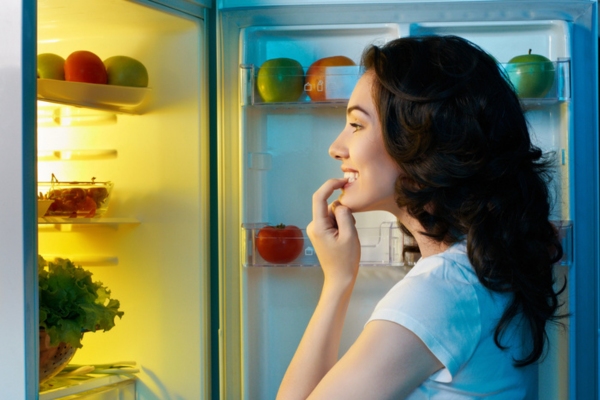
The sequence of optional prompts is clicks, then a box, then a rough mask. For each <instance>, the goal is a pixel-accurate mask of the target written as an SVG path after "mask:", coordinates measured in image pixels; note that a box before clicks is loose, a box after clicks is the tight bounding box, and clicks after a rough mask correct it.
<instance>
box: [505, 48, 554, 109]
mask: <svg viewBox="0 0 600 400" xmlns="http://www.w3.org/2000/svg"><path fill="white" fill-rule="evenodd" d="M506 72H507V73H508V78H509V79H510V81H511V82H512V84H513V86H514V87H515V90H516V91H517V95H518V96H519V97H521V98H540V97H544V96H546V94H548V92H549V91H550V89H551V88H552V85H553V84H554V64H553V63H552V61H550V60H549V59H548V58H546V57H544V56H542V55H539V54H531V50H529V53H528V54H523V55H520V56H516V57H513V58H511V59H510V60H509V61H508V64H507V65H506Z"/></svg>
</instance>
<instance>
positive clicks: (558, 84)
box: [240, 58, 571, 110]
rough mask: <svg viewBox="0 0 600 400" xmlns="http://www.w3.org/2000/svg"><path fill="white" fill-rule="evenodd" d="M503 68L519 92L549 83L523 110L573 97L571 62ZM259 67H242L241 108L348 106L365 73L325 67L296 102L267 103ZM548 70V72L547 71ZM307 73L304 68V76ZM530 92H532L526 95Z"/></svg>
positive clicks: (283, 81)
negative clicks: (314, 96)
mask: <svg viewBox="0 0 600 400" xmlns="http://www.w3.org/2000/svg"><path fill="white" fill-rule="evenodd" d="M500 67H501V69H502V70H503V72H504V73H505V75H506V78H507V79H508V81H509V82H511V84H512V85H513V86H514V87H515V88H517V90H518V91H519V90H527V89H523V88H524V87H525V88H526V87H529V88H531V87H534V86H536V85H537V86H540V85H541V86H544V83H543V81H544V80H546V81H548V87H547V88H546V89H545V90H544V88H543V87H542V89H540V90H541V91H540V92H539V97H522V98H521V101H522V104H523V107H524V108H525V109H526V110H528V109H535V108H539V107H543V106H546V105H549V104H555V103H557V102H564V101H568V100H569V99H570V98H571V85H570V75H571V74H570V70H571V62H570V59H568V58H562V59H559V60H557V61H550V62H527V63H503V64H500ZM263 68H267V67H263ZM259 69H260V68H258V67H257V66H255V65H252V64H242V65H240V99H241V104H242V106H270V107H307V106H308V107H315V106H316V107H323V106H326V107H332V106H333V107H340V106H345V105H346V104H347V102H348V99H349V98H350V95H351V94H352V90H353V89H354V86H355V85H356V82H357V81H358V79H359V78H360V75H361V73H362V70H361V67H359V66H350V67H348V66H346V67H326V68H325V73H324V74H323V75H324V78H323V79H322V80H318V83H317V84H316V85H312V84H311V83H310V82H308V81H307V80H306V77H305V84H304V88H303V89H304V91H303V92H302V94H301V95H300V96H299V98H298V99H297V100H296V101H287V102H286V101H277V102H268V101H264V100H263V99H262V97H261V95H260V91H259V89H258V88H257V83H256V82H257V74H258V71H259ZM268 69H269V70H271V71H269V75H271V76H277V81H276V80H275V79H273V81H274V84H281V85H289V83H286V78H287V79H294V78H296V77H297V76H295V75H288V76H285V75H286V74H285V73H279V74H278V72H277V71H276V68H272V67H270V68H268ZM544 69H545V71H544ZM307 70H308V68H307V67H304V73H305V74H306V71H307ZM312 91H317V92H324V93H325V96H324V98H325V100H323V101H313V100H311V97H310V96H309V93H310V92H312ZM529 93H531V89H530V90H529V92H528V93H527V94H529Z"/></svg>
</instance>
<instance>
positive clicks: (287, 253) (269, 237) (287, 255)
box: [256, 224, 304, 264]
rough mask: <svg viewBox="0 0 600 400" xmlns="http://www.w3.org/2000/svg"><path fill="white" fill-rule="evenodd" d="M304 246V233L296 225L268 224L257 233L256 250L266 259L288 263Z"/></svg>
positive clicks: (277, 262)
mask: <svg viewBox="0 0 600 400" xmlns="http://www.w3.org/2000/svg"><path fill="white" fill-rule="evenodd" d="M303 248H304V235H303V234H302V231H301V230H300V229H299V228H298V227H297V226H295V225H284V224H279V225H276V226H271V225H267V226H265V227H263V228H261V229H260V230H259V231H258V234H257V235H256V250H258V254H260V255H261V257H262V258H264V259H265V261H267V262H270V263H273V264H286V263H289V262H291V261H294V260H295V259H296V258H297V257H298V256H299V255H300V253H301V252H302V249H303Z"/></svg>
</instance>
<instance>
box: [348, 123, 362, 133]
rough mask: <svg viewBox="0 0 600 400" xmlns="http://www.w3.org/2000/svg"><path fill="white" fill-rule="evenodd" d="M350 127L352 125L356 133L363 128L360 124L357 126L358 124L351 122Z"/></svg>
mask: <svg viewBox="0 0 600 400" xmlns="http://www.w3.org/2000/svg"><path fill="white" fill-rule="evenodd" d="M348 125H350V126H351V127H353V128H354V132H356V131H357V130H359V129H360V128H362V126H360V125H359V124H357V123H356V122H351V123H349V124H348Z"/></svg>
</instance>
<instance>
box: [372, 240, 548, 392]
mask: <svg viewBox="0 0 600 400" xmlns="http://www.w3.org/2000/svg"><path fill="white" fill-rule="evenodd" d="M508 300H509V297H508V295H506V294H498V293H495V292H491V291H489V290H488V289H486V288H485V287H484V286H483V285H481V283H480V282H479V280H478V279H477V276H476V275H475V271H474V270H473V268H472V266H471V264H470V262H469V259H468V257H467V255H466V245H465V243H464V242H463V243H457V244H455V245H453V246H451V247H450V248H449V249H448V250H446V251H445V252H443V253H440V254H436V255H434V256H430V257H426V258H422V259H420V260H419V262H418V263H417V264H416V265H415V266H414V267H413V268H412V270H411V271H410V272H409V273H408V274H406V276H405V277H404V279H402V280H401V281H400V282H398V283H397V284H396V285H395V286H394V287H393V288H392V289H391V290H390V291H389V292H388V293H387V294H386V295H385V297H384V298H383V299H382V300H381V301H380V302H379V303H378V304H377V306H376V307H375V310H374V311H373V314H372V315H371V318H370V319H369V321H372V320H387V321H392V322H395V323H398V324H400V325H402V326H404V327H405V328H407V329H409V330H411V331H412V332H413V333H415V334H416V335H417V336H418V337H419V338H420V339H421V340H422V341H423V343H425V345H426V346H427V347H428V348H429V350H431V352H432V353H433V354H434V355H435V356H436V357H437V359H438V360H439V361H440V362H441V363H442V364H443V365H444V368H442V369H441V370H440V371H437V372H436V373H434V374H433V375H431V376H430V377H429V378H428V379H427V380H425V382H423V384H421V386H419V387H418V388H417V389H416V390H415V391H414V392H413V393H411V395H410V396H409V397H408V399H410V400H421V399H432V400H433V399H444V400H447V399H453V400H454V399H456V400H458V399H461V400H462V399H479V398H487V399H507V400H518V399H535V398H537V367H536V366H535V365H529V366H527V367H521V368H516V367H514V366H513V358H517V359H518V358H523V354H524V353H523V351H524V349H523V347H522V343H527V342H526V340H527V337H526V336H525V335H523V329H520V328H518V324H515V323H513V324H512V326H511V329H510V331H509V332H506V333H505V334H504V335H503V338H502V344H503V345H508V346H510V347H509V348H508V349H507V350H504V351H503V350H501V349H500V348H498V346H496V344H495V343H494V329H495V327H496V323H497V322H498V320H499V318H500V316H501V315H502V312H503V310H504V308H505V305H506V304H507V301H508ZM367 323H368V322H367ZM525 354H527V353H525Z"/></svg>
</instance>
